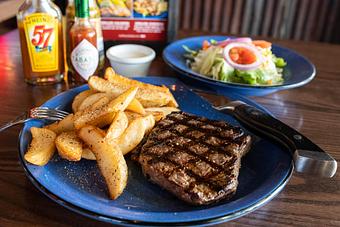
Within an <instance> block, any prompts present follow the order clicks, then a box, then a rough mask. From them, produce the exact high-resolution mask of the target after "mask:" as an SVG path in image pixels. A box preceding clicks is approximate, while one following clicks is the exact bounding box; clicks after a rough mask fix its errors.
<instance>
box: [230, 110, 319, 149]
mask: <svg viewBox="0 0 340 227" xmlns="http://www.w3.org/2000/svg"><path fill="white" fill-rule="evenodd" d="M233 115H234V117H235V118H237V119H238V120H239V121H240V122H241V123H243V124H246V125H247V126H248V127H251V128H253V129H254V130H257V131H260V132H261V133H263V134H266V135H267V136H270V137H272V138H273V139H275V140H277V141H279V142H280V143H282V145H285V146H288V148H289V149H290V150H291V152H294V151H295V150H313V151H318V152H324V151H323V150H322V149H321V148H320V147H319V146H317V145H316V144H314V143H313V142H312V141H310V140H309V139H308V138H307V137H305V136H304V135H302V134H301V133H299V132H297V131H296V130H295V129H293V128H291V127H290V126H288V125H286V124H284V123H283V122H281V121H280V120H278V119H276V118H274V117H272V116H271V115H269V114H268V113H265V112H263V111H261V110H259V109H257V108H255V107H253V106H250V105H247V104H241V105H238V106H236V107H235V109H234V111H233Z"/></svg>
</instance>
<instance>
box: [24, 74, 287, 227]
mask: <svg viewBox="0 0 340 227" xmlns="http://www.w3.org/2000/svg"><path fill="white" fill-rule="evenodd" d="M138 80H141V81H143V82H147V83H152V84H156V85H162V84H164V85H166V86H168V87H169V88H171V91H172V93H173V94H174V97H175V98H176V100H177V101H178V103H179V107H180V109H181V110H183V111H185V112H188V113H192V114H196V115H199V116H204V117H208V118H210V119H215V120H224V121H227V122H229V123H231V124H233V125H239V124H238V122H237V121H236V120H235V119H234V118H233V117H232V116H230V115H226V114H223V113H221V112H218V111H217V110H215V109H213V108H212V107H211V104H210V103H209V102H207V101H205V100H204V99H202V98H201V97H200V96H198V95H196V94H195V93H193V92H191V91H190V90H189V89H188V88H187V87H186V86H185V85H184V84H183V83H182V82H180V81H179V80H177V79H175V78H164V77H162V78H161V77H144V78H139V79H138ZM86 89H88V86H87V85H83V86H81V87H77V88H74V89H71V90H68V91H66V92H64V93H61V94H59V95H57V96H55V97H53V98H52V99H50V100H49V101H47V102H46V103H45V104H44V105H43V106H46V107H50V108H58V109H63V110H66V111H71V103H72V100H73V98H74V97H75V96H76V95H77V94H78V93H79V92H81V91H84V90H86ZM228 98H229V99H230V100H236V99H237V100H241V101H243V102H246V103H248V104H250V105H253V106H255V107H257V108H260V109H263V108H262V107H261V106H260V105H258V104H256V103H254V102H253V101H251V100H249V99H247V98H245V97H243V96H240V95H237V94H229V95H228ZM43 125H44V122H43V121H39V120H30V121H28V122H27V123H26V124H25V125H24V127H23V129H22V131H21V133H20V136H19V157H20V161H21V164H22V166H23V168H24V170H25V172H26V175H27V176H28V178H29V179H30V181H31V182H32V183H33V185H34V186H36V187H37V188H38V189H39V190H40V191H41V192H42V193H43V194H45V195H46V196H47V197H49V198H50V199H51V200H53V201H54V202H56V203H58V204H60V205H62V206H64V207H66V208H68V209H70V210H72V211H74V212H77V213H79V214H82V215H85V216H87V217H90V218H93V219H96V220H100V221H104V222H109V223H112V224H119V225H127V226H133V225H147V226H152V225H170V224H176V225H190V226H192V225H203V224H205V225H209V224H216V223H221V222H225V221H228V220H232V219H235V218H238V217H240V216H243V215H245V214H247V213H249V212H252V211H254V210H255V209H257V208H258V207H261V206H262V205H264V204H265V203H267V202H268V201H270V200H271V199H272V198H274V197H275V196H276V195H277V194H278V193H279V192H280V191H281V190H282V189H283V188H284V186H285V184H286V183H287V182H288V180H289V178H290V176H291V174H292V170H293V165H292V158H291V155H290V154H289V152H287V151H285V149H284V148H283V147H281V146H279V145H278V144H276V143H274V142H272V141H270V140H267V139H265V138H262V137H260V136H258V135H254V134H251V133H250V132H247V133H249V134H250V135H251V136H252V138H253V144H252V147H251V150H250V151H249V153H248V154H247V155H246V156H245V157H244V158H243V159H242V167H241V169H240V175H239V178H238V179H239V186H238V189H237V192H236V194H235V195H234V196H233V197H232V198H231V199H230V200H224V201H221V202H218V203H216V204H212V205H208V206H192V205H188V204H186V203H184V202H182V201H181V200H178V199H177V198H175V197H174V196H173V195H171V194H170V193H168V192H167V191H165V190H163V189H161V188H160V187H159V186H157V185H154V184H152V183H150V182H149V181H148V180H147V179H146V178H145V177H144V176H143V174H142V170H141V168H140V167H139V166H138V165H137V164H136V163H134V162H133V161H131V160H130V158H129V157H126V160H127V164H128V169H129V179H128V185H127V188H126V189H125V190H124V192H123V194H122V195H121V196H120V197H119V198H118V199H116V200H110V199H109V197H108V193H107V189H106V185H105V182H104V180H103V178H102V176H101V174H100V172H99V170H98V168H97V165H96V162H95V161H89V160H81V161H79V162H69V161H66V160H63V159H61V158H59V156H58V155H55V156H54V157H53V158H52V160H51V161H50V162H49V163H48V164H47V165H45V166H42V167H40V166H35V165H31V164H29V163H27V162H26V161H25V160H24V158H23V156H24V153H25V152H26V150H27V147H28V144H29V142H30V140H31V135H30V131H29V130H30V128H31V127H33V126H36V127H41V126H43Z"/></svg>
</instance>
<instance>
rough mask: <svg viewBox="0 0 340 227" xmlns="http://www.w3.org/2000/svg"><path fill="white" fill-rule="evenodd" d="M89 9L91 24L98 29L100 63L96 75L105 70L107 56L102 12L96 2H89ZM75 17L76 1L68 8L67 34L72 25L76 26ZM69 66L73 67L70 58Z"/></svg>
mask: <svg viewBox="0 0 340 227" xmlns="http://www.w3.org/2000/svg"><path fill="white" fill-rule="evenodd" d="M89 9H90V23H91V25H92V26H93V27H94V28H95V29H96V32H97V49H98V52H99V63H98V68H97V71H96V73H99V72H101V71H102V70H103V68H104V63H105V55H104V39H103V32H102V28H101V17H100V10H99V7H98V5H97V2H96V0H89ZM74 17H75V6H74V0H68V4H67V7H66V32H67V34H69V32H70V29H71V27H72V25H73V24H74ZM68 38H69V37H67V42H66V43H67V48H66V49H67V55H68V56H69V55H70V48H69V39H68ZM68 64H69V65H71V59H70V58H68Z"/></svg>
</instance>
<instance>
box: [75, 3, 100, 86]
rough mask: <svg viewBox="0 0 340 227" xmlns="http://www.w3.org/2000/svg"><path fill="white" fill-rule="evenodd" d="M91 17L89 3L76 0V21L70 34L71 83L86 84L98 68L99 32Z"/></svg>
mask: <svg viewBox="0 0 340 227" xmlns="http://www.w3.org/2000/svg"><path fill="white" fill-rule="evenodd" d="M89 17H90V12H89V1H88V0H75V20H74V24H73V25H72V27H71V29H70V33H69V40H70V52H71V55H70V56H69V57H70V59H71V65H70V66H71V67H70V69H71V73H72V75H71V77H70V81H72V82H75V83H85V82H86V81H87V80H88V78H89V77H90V76H92V75H93V74H94V73H95V71H96V69H97V67H98V62H99V52H98V49H97V32H96V29H95V28H94V27H93V26H92V25H91V23H90V20H89Z"/></svg>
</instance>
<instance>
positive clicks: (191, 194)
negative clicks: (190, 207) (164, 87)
mask: <svg viewBox="0 0 340 227" xmlns="http://www.w3.org/2000/svg"><path fill="white" fill-rule="evenodd" d="M249 144H250V137H249V136H246V135H244V133H243V131H242V130H241V129H240V128H239V127H234V126H231V125H229V124H227V123H226V122H222V121H213V120H209V119H207V118H203V117H197V116H194V115H190V114H187V113H183V112H177V113H172V114H170V115H168V116H167V117H166V118H165V119H163V120H162V121H160V122H159V123H158V124H157V125H156V127H155V128H154V129H153V130H152V132H151V133H150V135H149V137H148V139H147V141H146V143H145V144H144V145H143V146H142V148H141V152H140V156H139V158H138V161H139V163H140V164H141V165H142V169H143V172H144V174H145V175H147V176H149V178H150V180H151V181H153V182H154V183H157V184H159V185H161V186H163V187H164V188H165V189H167V190H168V191H170V192H172V193H174V194H175V195H177V196H178V197H179V198H181V199H183V200H185V201H187V202H189V203H192V204H209V203H212V202H215V201H218V200H220V199H223V198H228V197H230V196H231V195H233V194H234V193H235V192H236V187H237V184H238V181H237V177H238V172H239V166H240V158H241V156H242V155H243V154H244V153H245V151H246V150H247V148H248V147H249Z"/></svg>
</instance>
